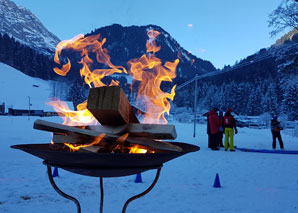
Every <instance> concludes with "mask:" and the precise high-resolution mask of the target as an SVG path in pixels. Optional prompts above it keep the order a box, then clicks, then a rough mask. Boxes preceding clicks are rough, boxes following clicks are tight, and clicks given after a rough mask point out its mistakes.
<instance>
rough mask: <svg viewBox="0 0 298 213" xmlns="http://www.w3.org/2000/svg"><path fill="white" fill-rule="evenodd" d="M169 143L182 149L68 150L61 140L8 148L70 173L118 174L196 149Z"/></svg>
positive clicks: (154, 165)
mask: <svg viewBox="0 0 298 213" xmlns="http://www.w3.org/2000/svg"><path fill="white" fill-rule="evenodd" d="M171 144H173V145H176V146H180V147H181V148H182V152H176V151H164V152H161V153H146V154H129V153H85V152H68V151H66V150H65V149H63V148H62V147H63V146H64V145H63V144H59V145H58V146H57V147H58V150H52V147H51V144H49V143H46V144H20V145H13V146H11V148H14V149H20V150H22V151H25V152H27V153H29V154H31V155H34V156H36V157H39V158H41V159H43V160H44V161H45V162H46V164H49V165H53V166H55V165H56V166H57V167H60V168H62V169H65V170H68V171H70V172H73V173H77V174H81V175H87V176H94V177H119V176H127V175H132V174H137V173H141V172H143V171H147V170H150V169H154V168H157V167H160V166H162V165H163V164H164V163H165V162H167V161H170V160H173V159H174V158H177V157H180V156H182V155H184V154H187V153H189V152H195V151H198V150H199V149H200V147H198V146H195V145H192V144H186V143H179V142H171ZM60 146H61V149H59V148H60ZM57 147H56V148H57Z"/></svg>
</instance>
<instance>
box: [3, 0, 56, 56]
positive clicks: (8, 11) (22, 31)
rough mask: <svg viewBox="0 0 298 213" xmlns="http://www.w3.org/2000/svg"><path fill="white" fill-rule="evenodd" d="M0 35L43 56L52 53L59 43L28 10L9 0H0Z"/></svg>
mask: <svg viewBox="0 0 298 213" xmlns="http://www.w3.org/2000/svg"><path fill="white" fill-rule="evenodd" d="M0 26H1V28H0V33H2V34H4V33H7V34H8V35H9V36H12V37H14V38H15V39H16V40H17V41H19V42H20V43H22V44H25V45H27V46H30V47H32V46H33V47H35V48H36V50H37V51H39V52H42V53H44V54H51V53H53V52H54V50H55V47H56V45H57V44H58V42H59V41H60V40H59V38H57V36H55V35H54V34H52V33H51V32H49V31H48V30H47V29H46V28H45V27H44V26H43V24H42V23H41V22H40V21H39V19H38V18H37V17H36V16H35V15H34V14H32V13H31V11H30V10H28V9H26V8H24V7H19V6H17V5H16V4H15V3H14V2H12V1H10V0H0Z"/></svg>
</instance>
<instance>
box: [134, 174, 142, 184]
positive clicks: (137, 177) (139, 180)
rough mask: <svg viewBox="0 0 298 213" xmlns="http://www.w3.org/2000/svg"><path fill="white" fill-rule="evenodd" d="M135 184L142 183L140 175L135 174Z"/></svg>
mask: <svg viewBox="0 0 298 213" xmlns="http://www.w3.org/2000/svg"><path fill="white" fill-rule="evenodd" d="M135 183H143V181H142V175H141V173H139V174H137V176H136V179H135Z"/></svg>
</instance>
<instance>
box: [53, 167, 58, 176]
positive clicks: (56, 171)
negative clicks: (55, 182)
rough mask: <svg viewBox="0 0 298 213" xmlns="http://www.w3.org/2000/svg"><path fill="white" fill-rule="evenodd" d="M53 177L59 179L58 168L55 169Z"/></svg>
mask: <svg viewBox="0 0 298 213" xmlns="http://www.w3.org/2000/svg"><path fill="white" fill-rule="evenodd" d="M52 176H53V177H59V174H58V168H57V167H55V168H54V171H53V175H52Z"/></svg>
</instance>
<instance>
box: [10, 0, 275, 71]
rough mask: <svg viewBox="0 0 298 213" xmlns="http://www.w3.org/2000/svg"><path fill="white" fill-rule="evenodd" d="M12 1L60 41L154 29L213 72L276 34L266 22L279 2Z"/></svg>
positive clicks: (226, 0) (268, 42)
mask: <svg viewBox="0 0 298 213" xmlns="http://www.w3.org/2000/svg"><path fill="white" fill-rule="evenodd" d="M13 1H14V2H15V3H16V4H17V5H19V6H23V7H26V8H28V9H29V10H31V12H33V13H34V14H35V15H36V16H37V17H38V18H39V19H40V20H41V22H42V23H43V24H44V26H45V27H46V28H47V29H48V30H49V31H51V32H52V33H54V34H55V35H56V36H58V37H59V38H60V39H61V40H66V39H70V38H73V37H74V36H75V35H77V34H79V33H83V34H86V33H89V32H91V31H92V30H94V29H96V28H100V27H103V26H107V25H111V24H114V23H117V24H121V25H123V26H130V25H147V24H155V25H159V26H161V27H162V28H163V29H164V30H166V31H167V32H169V33H170V34H171V35H172V37H173V38H175V39H176V40H177V41H178V43H179V44H180V45H181V46H182V47H183V48H185V49H186V50H188V51H190V52H191V53H192V54H194V55H196V56H197V57H199V58H202V59H205V60H209V61H211V62H212V63H213V64H214V66H215V67H216V68H222V67H223V66H224V65H228V64H230V65H233V64H234V63H235V61H236V60H238V61H239V60H240V59H242V58H245V57H246V56H248V55H251V54H253V53H255V52H256V51H258V50H259V49H261V48H264V47H269V46H270V45H271V44H273V43H274V42H275V40H276V39H277V38H278V37H279V36H280V35H279V36H278V37H276V38H270V35H269V31H270V29H269V28H268V26H267V25H268V24H267V20H268V15H269V13H270V12H272V11H273V10H274V9H276V8H277V6H278V5H279V4H280V3H281V0H250V1H247V0H245V1H244V0H184V1H182V0H151V1H142V0H85V1H83V0H42V1H41V0H13ZM108 39H109V38H107V40H108ZM132 39H134V38H132Z"/></svg>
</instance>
